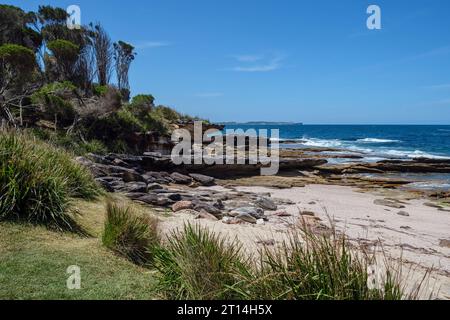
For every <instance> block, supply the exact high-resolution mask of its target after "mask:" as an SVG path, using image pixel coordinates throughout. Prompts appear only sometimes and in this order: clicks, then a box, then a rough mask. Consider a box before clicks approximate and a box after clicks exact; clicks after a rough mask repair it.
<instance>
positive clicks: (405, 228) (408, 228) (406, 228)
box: [400, 226, 411, 230]
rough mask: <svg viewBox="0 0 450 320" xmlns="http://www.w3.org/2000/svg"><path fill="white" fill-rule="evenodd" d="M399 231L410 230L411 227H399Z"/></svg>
mask: <svg viewBox="0 0 450 320" xmlns="http://www.w3.org/2000/svg"><path fill="white" fill-rule="evenodd" d="M400 229H403V230H411V227H409V226H401V227H400Z"/></svg>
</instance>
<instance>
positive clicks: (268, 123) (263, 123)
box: [217, 121, 303, 126]
mask: <svg viewBox="0 0 450 320" xmlns="http://www.w3.org/2000/svg"><path fill="white" fill-rule="evenodd" d="M217 124H219V125H224V126H234V125H252V126H294V125H297V126H302V125H303V123H301V122H273V121H249V122H234V121H231V122H218V123H217Z"/></svg>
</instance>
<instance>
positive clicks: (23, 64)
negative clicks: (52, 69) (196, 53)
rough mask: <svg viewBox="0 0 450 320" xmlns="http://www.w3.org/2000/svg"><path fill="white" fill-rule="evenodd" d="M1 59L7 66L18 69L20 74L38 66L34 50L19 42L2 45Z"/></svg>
mask: <svg viewBox="0 0 450 320" xmlns="http://www.w3.org/2000/svg"><path fill="white" fill-rule="evenodd" d="M0 60H1V63H2V64H4V65H5V66H10V67H11V68H12V69H13V70H16V71H17V72H16V73H18V74H22V73H29V72H31V71H32V70H33V69H34V68H35V67H36V59H35V55H34V52H33V51H32V50H31V49H28V48H25V47H23V46H21V45H17V44H4V45H2V46H0Z"/></svg>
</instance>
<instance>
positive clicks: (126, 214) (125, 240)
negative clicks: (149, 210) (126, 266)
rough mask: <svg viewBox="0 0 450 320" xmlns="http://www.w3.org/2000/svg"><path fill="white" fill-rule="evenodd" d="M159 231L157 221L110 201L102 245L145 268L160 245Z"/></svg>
mask: <svg viewBox="0 0 450 320" xmlns="http://www.w3.org/2000/svg"><path fill="white" fill-rule="evenodd" d="M157 228H158V224H157V220H156V219H154V218H151V217H149V216H145V215H143V214H139V213H137V212H136V211H135V210H133V209H132V208H131V207H126V206H121V205H118V204H117V203H115V202H113V201H111V200H108V201H107V203H106V220H105V227H104V231H103V236H102V242H103V245H105V246H106V247H107V248H109V249H111V250H113V251H114V252H116V253H118V254H120V255H122V256H124V257H126V258H127V259H129V260H131V261H132V262H134V263H136V264H139V265H145V264H147V263H150V262H151V261H152V253H153V252H154V247H155V246H158V245H159V236H158V230H157Z"/></svg>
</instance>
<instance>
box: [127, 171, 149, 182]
mask: <svg viewBox="0 0 450 320" xmlns="http://www.w3.org/2000/svg"><path fill="white" fill-rule="evenodd" d="M122 179H123V181H124V182H145V183H147V180H146V179H145V178H144V177H143V176H142V175H140V174H139V173H137V172H136V171H135V170H129V171H124V172H123V173H122Z"/></svg>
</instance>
